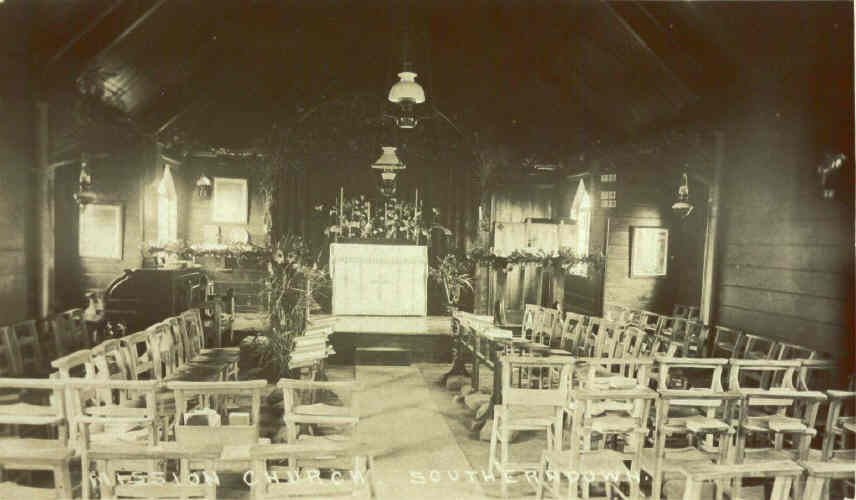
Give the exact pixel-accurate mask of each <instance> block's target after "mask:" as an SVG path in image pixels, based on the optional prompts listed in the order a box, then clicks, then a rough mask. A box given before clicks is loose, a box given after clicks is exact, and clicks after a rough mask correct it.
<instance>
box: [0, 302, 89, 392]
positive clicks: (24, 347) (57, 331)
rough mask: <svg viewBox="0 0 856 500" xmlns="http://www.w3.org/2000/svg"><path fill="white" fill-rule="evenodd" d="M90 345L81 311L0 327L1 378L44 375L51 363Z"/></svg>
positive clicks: (66, 312)
mask: <svg viewBox="0 0 856 500" xmlns="http://www.w3.org/2000/svg"><path fill="white" fill-rule="evenodd" d="M91 346H92V339H91V338H90V335H89V332H88V330H87V327H86V321H84V319H83V310H82V309H69V310H68V311H65V312H62V313H59V314H55V315H53V316H50V317H48V318H43V319H40V320H35V319H30V320H26V321H21V322H18V323H15V324H12V325H7V326H0V377H22V376H36V377H38V376H45V375H47V374H48V373H49V372H50V361H51V360H53V359H56V358H59V357H62V356H65V355H67V354H70V353H73V352H75V351H77V350H80V349H88V348H89V347H91Z"/></svg>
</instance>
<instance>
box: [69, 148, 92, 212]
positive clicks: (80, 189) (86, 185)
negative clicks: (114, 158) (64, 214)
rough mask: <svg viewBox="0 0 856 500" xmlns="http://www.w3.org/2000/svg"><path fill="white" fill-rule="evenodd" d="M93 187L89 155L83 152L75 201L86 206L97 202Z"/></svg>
mask: <svg viewBox="0 0 856 500" xmlns="http://www.w3.org/2000/svg"><path fill="white" fill-rule="evenodd" d="M91 187H92V174H90V173H89V155H87V154H86V153H82V154H81V155H80V177H79V178H78V181H77V192H76V193H74V195H73V196H74V201H76V202H77V204H78V205H80V206H85V205H88V204H90V203H95V200H96V196H95V193H94V192H92V191H91V190H90V188H91Z"/></svg>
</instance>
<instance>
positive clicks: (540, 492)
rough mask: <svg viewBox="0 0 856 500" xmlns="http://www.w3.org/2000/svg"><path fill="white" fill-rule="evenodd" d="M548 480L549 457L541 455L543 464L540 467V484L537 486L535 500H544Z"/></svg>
mask: <svg viewBox="0 0 856 500" xmlns="http://www.w3.org/2000/svg"><path fill="white" fill-rule="evenodd" d="M546 480H547V455H546V454H544V453H541V463H540V464H539V465H538V484H537V485H536V486H535V499H536V500H541V499H542V498H544V481H546Z"/></svg>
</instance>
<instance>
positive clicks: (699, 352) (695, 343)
mask: <svg viewBox="0 0 856 500" xmlns="http://www.w3.org/2000/svg"><path fill="white" fill-rule="evenodd" d="M709 335H710V327H709V326H707V325H705V324H704V323H702V322H700V321H697V320H689V321H688V322H687V324H686V331H685V335H684V348H683V352H684V356H687V357H694V358H701V357H704V354H705V351H706V350H707V349H706V348H707V340H708V336H709Z"/></svg>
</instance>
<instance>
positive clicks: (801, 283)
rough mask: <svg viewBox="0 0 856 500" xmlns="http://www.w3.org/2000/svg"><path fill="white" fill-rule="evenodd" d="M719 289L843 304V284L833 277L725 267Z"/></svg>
mask: <svg viewBox="0 0 856 500" xmlns="http://www.w3.org/2000/svg"><path fill="white" fill-rule="evenodd" d="M721 273H722V274H721V286H722V287H730V286H736V287H744V288H753V289H759V290H772V291H779V292H785V293H795V294H802V295H807V296H815V297H826V298H830V299H839V300H846V299H847V296H848V294H849V292H850V291H849V289H848V286H847V283H846V282H845V281H844V280H841V279H840V276H838V275H837V274H836V273H834V272H832V273H827V272H819V271H802V270H795V269H778V268H769V267H758V266H747V265H743V264H727V265H725V266H723V267H722V269H721Z"/></svg>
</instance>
